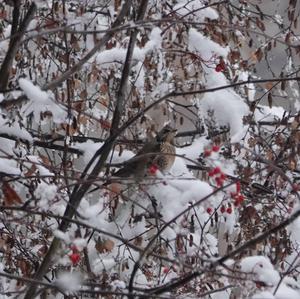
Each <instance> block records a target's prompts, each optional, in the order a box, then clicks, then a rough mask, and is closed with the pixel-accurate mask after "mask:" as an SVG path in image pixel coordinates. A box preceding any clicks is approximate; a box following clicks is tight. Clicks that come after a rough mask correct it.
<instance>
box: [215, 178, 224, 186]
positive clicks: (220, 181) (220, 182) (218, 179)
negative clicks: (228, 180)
mask: <svg viewBox="0 0 300 299" xmlns="http://www.w3.org/2000/svg"><path fill="white" fill-rule="evenodd" d="M215 180H216V183H217V186H218V187H222V186H223V183H224V180H222V179H221V178H220V177H216V178H215Z"/></svg>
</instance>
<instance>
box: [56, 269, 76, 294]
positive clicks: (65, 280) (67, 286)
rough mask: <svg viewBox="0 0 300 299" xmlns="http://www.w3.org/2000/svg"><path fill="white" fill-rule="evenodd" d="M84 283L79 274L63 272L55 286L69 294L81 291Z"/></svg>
mask: <svg viewBox="0 0 300 299" xmlns="http://www.w3.org/2000/svg"><path fill="white" fill-rule="evenodd" d="M81 282H82V275H81V274H80V273H78V272H62V273H59V275H58V278H57V280H56V281H55V284H56V285H57V286H58V287H59V288H61V289H63V290H64V291H68V292H75V291H78V290H80V288H81Z"/></svg>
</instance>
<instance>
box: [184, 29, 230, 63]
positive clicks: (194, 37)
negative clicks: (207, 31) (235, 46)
mask: <svg viewBox="0 0 300 299" xmlns="http://www.w3.org/2000/svg"><path fill="white" fill-rule="evenodd" d="M188 34H189V41H188V45H189V46H188V49H189V50H190V51H191V52H198V53H200V56H201V58H202V59H203V60H204V61H208V60H210V59H211V58H212V57H213V56H223V57H226V56H227V55H228V53H229V48H224V47H221V46H220V45H219V44H217V43H215V42H214V41H212V40H211V39H209V38H207V37H205V36H204V35H203V34H202V33H200V32H198V31H197V30H196V29H194V28H191V29H190V30H189V33H188Z"/></svg>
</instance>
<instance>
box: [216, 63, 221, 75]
mask: <svg viewBox="0 0 300 299" xmlns="http://www.w3.org/2000/svg"><path fill="white" fill-rule="evenodd" d="M215 71H216V72H218V73H219V72H221V71H223V68H222V66H221V65H220V64H217V65H216V68H215Z"/></svg>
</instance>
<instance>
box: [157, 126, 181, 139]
mask: <svg viewBox="0 0 300 299" xmlns="http://www.w3.org/2000/svg"><path fill="white" fill-rule="evenodd" d="M176 132H177V129H174V128H172V127H171V126H170V125H166V126H164V127H163V128H162V129H161V130H160V131H159V132H158V134H157V137H156V138H157V141H159V142H170V143H171V144H173V143H174V137H175V135H176Z"/></svg>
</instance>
